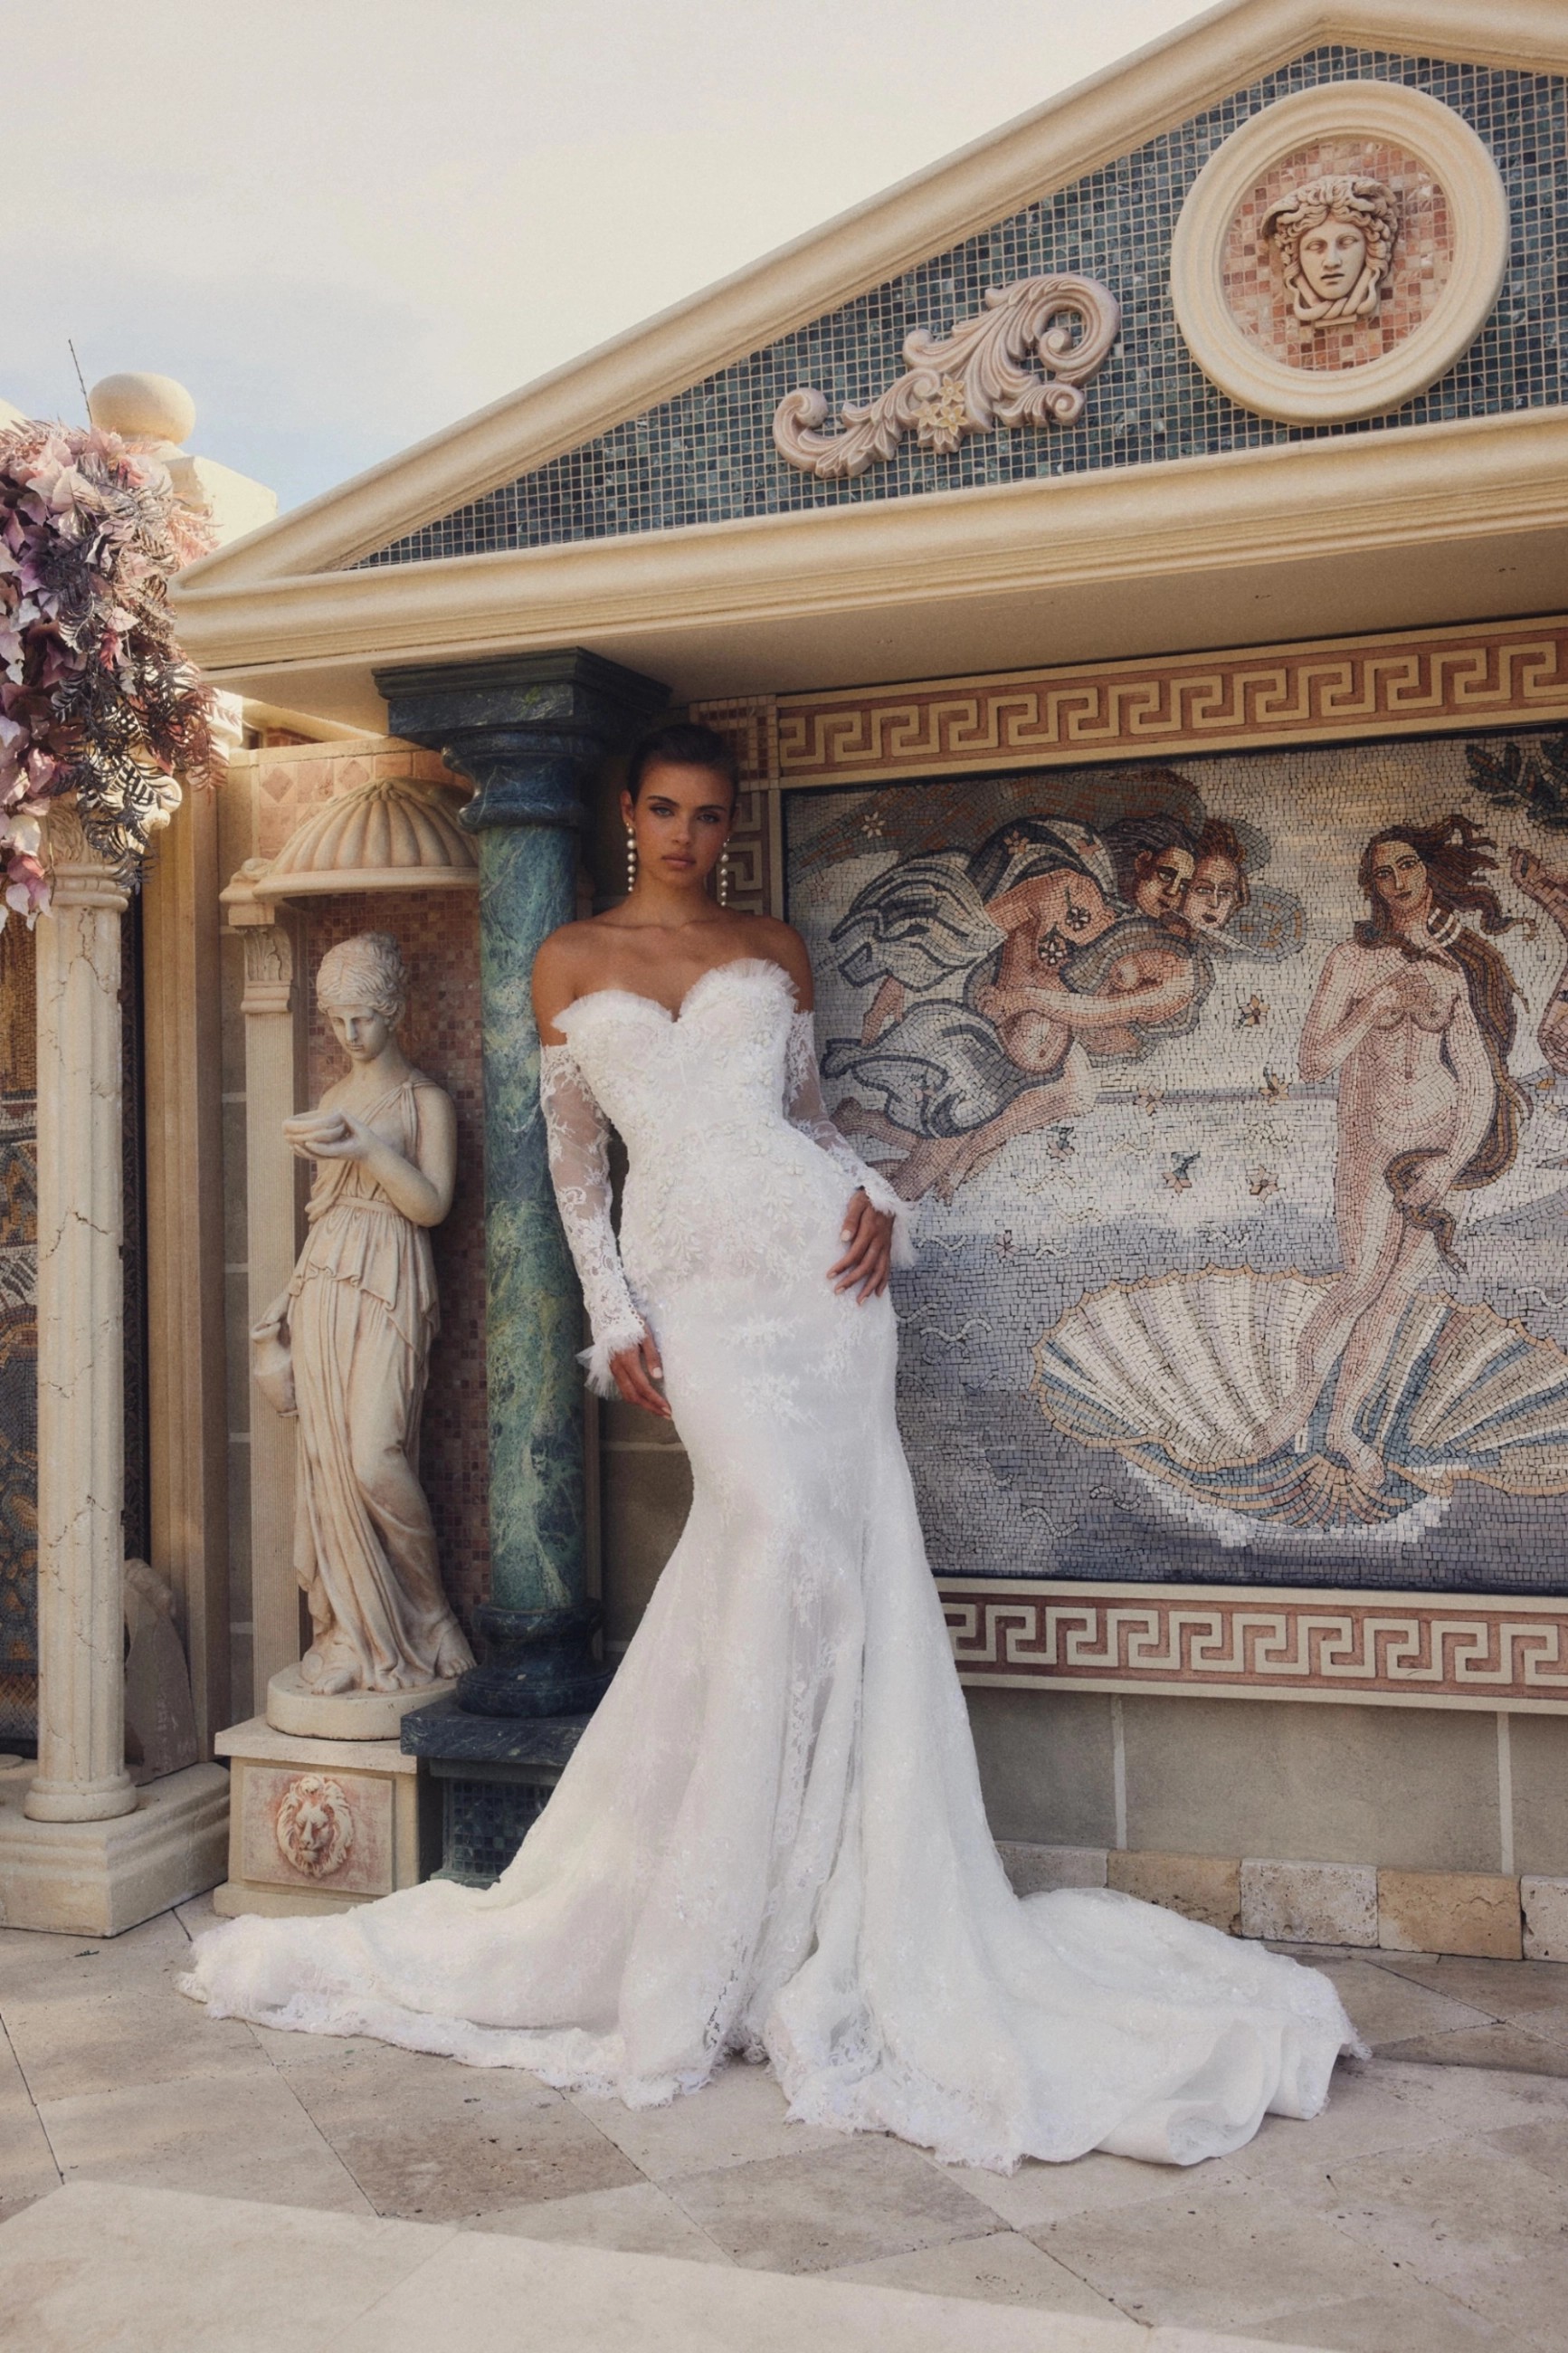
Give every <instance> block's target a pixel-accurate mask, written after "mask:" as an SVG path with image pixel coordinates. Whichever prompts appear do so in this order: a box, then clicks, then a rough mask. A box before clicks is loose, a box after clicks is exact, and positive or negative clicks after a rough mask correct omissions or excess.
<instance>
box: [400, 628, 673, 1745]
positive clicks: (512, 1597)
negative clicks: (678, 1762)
mask: <svg viewBox="0 0 1568 2353" xmlns="http://www.w3.org/2000/svg"><path fill="white" fill-rule="evenodd" d="M376 683H377V685H378V686H379V687H380V689H381V691H382V692H383V693H384V695H385V696H386V699H387V717H388V724H389V727H390V729H391V732H392V733H393V734H395V735H401V736H404V737H406V738H408V739H410V740H411V741H413V742H414V743H416V744H429V745H432V746H433V747H435V748H436V749H437V750H438V751H439V752H440V754H441V755H442V757H443V759H444V760H445V761H446V763H447V766H448V767H450V768H452V769H454V770H456V771H458V773H459V774H461V775H463V776H469V777H471V778H472V779H473V783H474V787H475V790H474V797H473V799H472V800H471V801H470V802H469V803H468V807H467V808H466V809H465V810H464V812H463V820H462V821H463V823H464V824H465V825H466V826H467V827H468V828H470V829H471V830H472V831H473V832H474V833H476V834H477V835H478V837H479V971H480V988H481V997H482V1004H483V1022H484V1071H485V1261H486V1294H487V1295H486V1338H485V1345H486V1372H487V1380H488V1385H489V1535H490V1561H491V1578H490V1599H489V1605H488V1607H487V1608H486V1609H484V1610H483V1611H482V1612H481V1613H480V1618H479V1628H480V1631H481V1633H482V1634H483V1635H484V1636H485V1637H486V1640H487V1643H488V1646H489V1655H488V1656H487V1658H486V1659H485V1661H484V1662H483V1663H482V1664H481V1665H479V1667H477V1668H475V1669H474V1671H473V1672H472V1673H470V1674H468V1675H467V1676H465V1677H464V1679H463V1682H462V1684H461V1686H460V1688H459V1691H458V1704H459V1707H460V1708H462V1709H463V1710H466V1711H467V1712H468V1713H469V1714H470V1715H472V1714H478V1715H487V1716H498V1715H499V1716H539V1715H576V1714H582V1713H584V1712H585V1711H586V1710H587V1709H589V1708H591V1707H592V1706H593V1705H594V1704H595V1702H596V1700H597V1699H598V1697H599V1696H600V1694H601V1693H602V1691H603V1689H604V1685H605V1681H606V1677H605V1673H604V1672H603V1671H602V1670H601V1669H600V1668H598V1667H597V1666H595V1662H594V1659H593V1654H592V1650H591V1643H592V1640H593V1636H594V1632H595V1628H596V1625H597V1622H598V1609H597V1605H596V1604H595V1603H592V1602H590V1601H589V1600H588V1599H587V1598H586V1592H585V1576H584V1491H583V1374H582V1368H581V1366H579V1365H578V1363H577V1351H578V1349H579V1347H580V1346H581V1345H582V1301H581V1297H580V1294H579V1292H578V1288H577V1278H576V1274H575V1272H574V1269H573V1265H572V1261H571V1257H570V1254H569V1252H568V1250H567V1248H566V1240H565V1236H564V1234H563V1232H562V1229H561V1220H560V1219H559V1218H558V1217H557V1215H556V1211H555V1199H554V1196H553V1194H552V1191H551V1186H550V1170H549V1166H548V1163H547V1160H546V1156H545V1144H544V1131H543V1122H542V1117H541V1114H540V1109H539V1036H538V1032H537V1030H536V1029H535V1028H534V1022H533V1014H532V1009H531V1004H530V1000H529V982H530V976H531V971H532V967H533V958H534V954H535V951H536V950H537V948H538V946H539V944H540V942H541V941H542V939H544V938H545V937H546V935H547V934H549V933H551V932H552V931H553V930H554V929H555V927H556V925H557V924H558V923H565V922H567V921H568V920H569V919H570V918H571V917H572V916H573V915H574V913H576V896H577V865H578V857H579V849H580V843H581V834H582V828H583V827H584V823H585V822H586V813H585V811H584V807H583V801H582V790H583V787H584V785H585V784H586V783H587V782H588V781H589V780H590V779H591V778H592V776H594V774H595V771H596V770H597V769H598V767H599V766H600V765H601V763H602V762H603V760H604V758H605V755H606V754H608V753H610V752H614V751H616V750H619V749H621V748H623V747H624V745H625V744H626V743H628V742H629V741H630V739H631V738H632V737H633V736H634V735H635V734H636V733H637V731H638V729H639V728H640V727H641V726H643V725H645V724H646V723H647V721H648V719H649V718H650V717H651V716H652V715H653V714H654V713H655V712H658V711H660V710H662V709H663V707H664V705H665V703H666V702H667V700H668V696H667V693H666V690H665V689H664V688H663V687H661V686H659V685H658V684H657V683H656V682H655V681H653V680H651V679H647V678H642V677H639V676H638V675H637V672H635V671H633V670H622V669H621V668H619V666H618V665H617V664H616V663H614V662H607V661H602V660H600V659H598V657H597V656H596V655H594V654H589V653H584V652H581V651H572V652H566V653H560V654H541V655H523V656H516V657H509V658H506V659H501V660H498V661H486V662H471V663H461V664H453V665H451V666H448V667H445V668H432V669H422V670H395V671H388V672H383V673H381V674H380V675H379V676H378V677H377V680H376Z"/></svg>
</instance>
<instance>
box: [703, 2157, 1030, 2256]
mask: <svg viewBox="0 0 1568 2353" xmlns="http://www.w3.org/2000/svg"><path fill="white" fill-rule="evenodd" d="M670 2195H671V2196H672V2197H673V2198H674V2199H675V2200H677V2202H678V2203H679V2205H680V2206H682V2207H683V2208H684V2209H685V2211H686V2212H687V2213H688V2214H689V2215H690V2217H691V2219H692V2221H694V2222H697V2223H700V2226H701V2227H702V2229H703V2230H705V2231H706V2232H708V2234H709V2236H710V2238H711V2239H714V2240H716V2241H717V2242H718V2244H719V2245H720V2246H721V2247H722V2248H723V2249H724V2252H725V2253H726V2254H728V2255H729V2256H731V2259H732V2260H733V2261H734V2262H735V2263H740V2264H742V2265H743V2266H744V2267H745V2268H746V2269H748V2270H752V2271H773V2272H826V2271H838V2270H841V2269H842V2268H843V2267H844V2265H845V2264H847V2263H872V2262H874V2261H875V2260H876V2259H877V2258H878V2257H879V2256H881V2255H898V2254H907V2253H910V2252H911V2251H912V2250H913V2249H915V2248H917V2247H930V2246H936V2245H940V2244H941V2243H942V2242H944V2241H945V2240H948V2239H978V2238H983V2237H985V2236H988V2235H989V2234H990V2233H991V2232H994V2230H995V2229H996V2228H997V2220H996V2216H995V2215H994V2213H993V2212H992V2211H991V2209H990V2208H989V2207H988V2206H985V2205H983V2204H982V2203H981V2201H980V2200H979V2199H978V2198H973V2197H971V2196H970V2194H969V2192H968V2191H967V2190H966V2189H960V2188H959V2186H958V2183H957V2180H956V2179H955V2178H954V2177H953V2175H952V2173H951V2172H949V2171H946V2170H944V2169H943V2168H941V2167H939V2166H936V2165H933V2164H932V2162H931V2159H930V2158H927V2157H923V2156H921V2152H920V2151H919V2150H918V2149H913V2148H910V2147H907V2146H906V2145H905V2144H904V2143H903V2142H902V2141H896V2140H887V2139H883V2138H881V2137H879V2136H877V2135H872V2134H865V2133H862V2134H858V2135H857V2136H856V2137H855V2138H854V2139H852V2140H845V2139H844V2138H843V2137H841V2136H839V2137H837V2147H834V2148H831V2149H826V2150H823V2151H820V2152H817V2153H815V2154H812V2155H809V2156H804V2157H776V2158H763V2159H761V2160H759V2161H757V2162H754V2163H752V2164H750V2165H728V2166H723V2167H721V2168H720V2169H719V2170H718V2171H717V2172H713V2173H698V2174H686V2175H683V2176H682V2177H681V2178H680V2179H679V2180H676V2181H674V2182H672V2183H671V2184H670Z"/></svg>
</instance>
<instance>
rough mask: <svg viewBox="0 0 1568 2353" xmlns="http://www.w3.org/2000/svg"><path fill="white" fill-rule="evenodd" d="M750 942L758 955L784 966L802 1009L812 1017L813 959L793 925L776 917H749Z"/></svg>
mask: <svg viewBox="0 0 1568 2353" xmlns="http://www.w3.org/2000/svg"><path fill="white" fill-rule="evenodd" d="M746 921H747V930H748V936H749V939H750V940H751V941H752V942H753V943H754V944H755V953H756V954H757V955H760V956H766V957H768V958H769V959H770V961H771V962H773V964H782V965H783V966H784V970H785V972H787V973H788V975H789V976H790V978H791V979H792V980H793V981H794V983H795V995H796V996H797V997H799V999H800V1003H801V1008H802V1010H803V1011H805V1012H807V1013H809V1012H810V1010H811V1005H812V975H811V956H810V954H809V952H808V951H807V948H806V944H805V941H804V940H803V939H802V938H801V935H800V934H799V933H798V932H797V931H796V930H795V925H794V924H793V923H784V922H783V921H782V920H781V919H780V917H779V916H777V915H750V916H748V917H747V919H746Z"/></svg>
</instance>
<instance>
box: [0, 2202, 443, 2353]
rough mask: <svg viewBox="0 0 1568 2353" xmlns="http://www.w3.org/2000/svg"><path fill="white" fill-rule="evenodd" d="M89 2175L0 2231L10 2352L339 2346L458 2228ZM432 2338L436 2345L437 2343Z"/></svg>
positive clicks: (4, 2338)
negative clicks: (173, 2198) (170, 2195)
mask: <svg viewBox="0 0 1568 2353" xmlns="http://www.w3.org/2000/svg"><path fill="white" fill-rule="evenodd" d="M281 2219H283V2218H280V2217H279V2214H278V2213H277V2211H276V2207H275V2205H274V2204H273V2203H272V2202H271V2201H267V2202H249V2201H243V2202H242V2201H240V2200H234V2199H229V2198H217V2197H213V2198H202V2197H191V2198H183V2199H181V2200H180V2201H179V2204H178V2206H177V2207H176V2208H174V2210H173V2211H171V2206H170V2202H169V2201H168V2200H167V2199H166V2198H164V2197H163V2196H161V2195H159V2194H157V2193H155V2192H153V2191H151V2190H150V2189H148V2187H147V2186H146V2185H142V2186H140V2187H132V2186H130V2185H126V2184H121V2183H108V2182H90V2183H89V2182H82V2183H77V2184H75V2185H73V2186H72V2187H71V2188H70V2189H66V2190H64V2191H62V2192H61V2193H60V2194H59V2196H58V2197H57V2198H53V2199H48V2200H44V2201H43V2202H42V2203H41V2204H40V2206H39V2207H38V2208H37V2211H34V2212H33V2213H31V2214H29V2215H26V2216H25V2217H24V2218H23V2220H22V2221H21V2222H20V2223H19V2224H18V2225H17V2227H16V2230H15V2231H11V2230H9V2229H8V2230H7V2231H6V2232H5V2233H4V2235H3V2236H0V2265H3V2267H4V2274H5V2291H4V2294H5V2305H4V2315H3V2316H0V2345H4V2346H5V2348H6V2353H13V2348H15V2353H300V2348H305V2347H310V2348H319V2347H321V2346H329V2345H331V2344H333V2343H334V2342H335V2341H336V2339H337V2337H338V2335H339V2333H340V2332H341V2331H342V2328H343V2327H346V2326H347V2325H348V2324H349V2323H350V2322H352V2321H353V2319H354V2317H355V2316H356V2315H357V2314H359V2313H361V2312H363V2309H364V2307H365V2306H366V2305H368V2304H370V2303H371V2302H372V2301H373V2299H375V2298H377V2297H379V2296H381V2295H384V2294H385V2293H386V2292H387V2291H388V2290H389V2289H391V2288H393V2287H395V2284H396V2283H398V2282H399V2281H401V2280H403V2279H405V2278H406V2277H407V2276H408V2274H410V2273H411V2272H414V2271H416V2270H417V2269H418V2267H419V2265H420V2264H421V2263H427V2262H428V2261H429V2259H430V2257H431V2256H432V2255H433V2254H434V2253H437V2250H438V2249H439V2248H440V2247H441V2246H442V2245H443V2244H444V2243H445V2242H446V2241H447V2238H448V2237H449V2235H450V2233H448V2232H445V2231H425V2230H421V2229H419V2228H418V2227H417V2225H416V2224H412V2223H407V2222H378V2221H376V2220H375V2218H374V2216H371V2215H364V2214H353V2215H350V2214H342V2213H321V2212H316V2211H299V2210H298V2209H296V2211H292V2212H290V2213H289V2215H288V2216H287V2218H286V2224H287V2232H286V2236H284V2235H283V2234H281V2233H280V2232H279V2221H280V2220H281ZM434 2342H435V2340H432V2346H434Z"/></svg>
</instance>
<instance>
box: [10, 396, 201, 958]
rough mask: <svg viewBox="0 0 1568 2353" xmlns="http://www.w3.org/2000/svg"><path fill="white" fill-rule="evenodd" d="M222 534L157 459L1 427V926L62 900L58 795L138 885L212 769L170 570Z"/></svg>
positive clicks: (36, 429) (112, 440)
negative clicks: (176, 813)
mask: <svg viewBox="0 0 1568 2353" xmlns="http://www.w3.org/2000/svg"><path fill="white" fill-rule="evenodd" d="M211 545H212V541H211V539H210V537H209V536H208V535H207V533H206V532H205V528H204V526H203V524H202V522H201V520H200V518H199V517H198V516H196V515H195V514H193V513H192V512H191V511H190V510H189V509H188V508H186V507H184V506H183V505H182V504H181V503H180V501H178V500H177V499H176V498H175V496H174V489H173V486H172V485H171V483H170V480H169V478H168V475H167V473H166V472H165V471H164V470H163V466H162V465H161V464H160V463H159V461H158V459H156V458H154V457H151V456H149V455H147V454H145V453H144V452H142V451H138V450H136V449H134V448H130V447H128V446H127V445H126V443H125V442H124V441H122V440H121V438H119V436H118V435H116V434H113V433H100V432H98V431H96V430H90V429H89V430H86V431H84V430H81V429H79V428H77V427H69V426H64V425H58V424H52V425H51V424H37V423H25V424H20V425H15V426H12V427H8V428H7V429H5V430H4V431H0V869H3V873H0V925H3V924H4V923H5V919H6V917H7V915H8V914H12V913H16V914H20V915H24V916H26V919H27V921H28V923H32V922H33V921H34V919H35V918H36V917H37V914H38V913H40V911H41V910H43V909H44V908H47V905H48V900H49V882H48V872H47V863H46V859H45V823H46V820H47V813H48V807H49V803H50V802H51V801H52V800H56V799H58V798H59V797H62V796H63V795H65V794H67V793H74V794H75V796H76V804H77V809H78V813H79V817H80V819H81V825H82V829H83V831H84V833H85V834H86V836H87V839H88V841H89V844H90V845H91V847H92V848H93V849H94V850H95V851H96V852H97V853H98V854H99V855H100V857H102V858H103V859H105V860H107V861H108V862H109V863H110V865H112V866H113V868H114V870H115V871H116V873H117V874H119V875H121V877H122V878H124V879H125V880H127V881H134V880H135V877H136V875H137V873H138V871H139V870H140V868H141V864H142V860H143V859H144V858H145V857H146V854H147V849H148V841H149V837H150V836H151V835H152V833H153V831H155V830H156V828H158V827H159V826H161V825H163V824H166V823H167V821H168V818H169V813H170V811H171V810H172V809H173V808H174V807H177V806H178V804H179V800H180V791H181V786H180V782H179V781H177V780H178V779H184V781H185V782H186V783H189V784H192V785H199V784H205V783H206V782H208V781H209V780H210V773H211V765H212V761H213V756H214V754H213V743H212V734H211V729H210V724H209V721H210V715H211V709H212V695H211V691H210V690H209V689H208V688H207V687H205V686H204V685H203V683H202V681H201V679H200V678H199V676H198V675H197V673H196V671H195V669H194V668H193V667H192V665H191V664H190V662H188V661H187V660H186V659H185V657H184V654H183V653H182V652H181V650H180V648H179V646H178V644H177V643H176V642H175V639H174V631H173V628H172V627H171V624H170V618H169V611H168V583H169V579H170V575H172V574H173V573H174V572H177V571H178V570H179V569H180V567H181V565H184V564H188V563H191V562H192V561H193V560H194V559H195V557H196V556H198V555H203V554H206V553H207V551H208V549H209V548H210V546H211Z"/></svg>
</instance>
